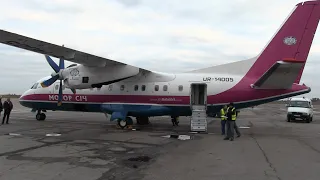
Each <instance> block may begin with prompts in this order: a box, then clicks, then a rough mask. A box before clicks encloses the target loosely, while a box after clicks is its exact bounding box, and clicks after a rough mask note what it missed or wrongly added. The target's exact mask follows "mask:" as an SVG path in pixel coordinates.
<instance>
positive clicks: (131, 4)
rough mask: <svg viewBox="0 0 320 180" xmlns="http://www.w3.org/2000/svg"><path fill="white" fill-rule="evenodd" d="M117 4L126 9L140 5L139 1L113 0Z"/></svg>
mask: <svg viewBox="0 0 320 180" xmlns="http://www.w3.org/2000/svg"><path fill="white" fill-rule="evenodd" d="M115 2H117V3H121V4H123V5H125V6H128V7H135V6H137V5H140V3H141V1H140V0H115Z"/></svg>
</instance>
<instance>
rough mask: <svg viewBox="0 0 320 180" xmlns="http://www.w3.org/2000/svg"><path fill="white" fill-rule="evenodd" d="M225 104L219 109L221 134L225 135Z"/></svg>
mask: <svg viewBox="0 0 320 180" xmlns="http://www.w3.org/2000/svg"><path fill="white" fill-rule="evenodd" d="M227 108H228V107H227V105H224V106H223V108H222V109H221V110H220V118H221V135H225V134H226V133H225V127H226V121H227V117H226V113H227Z"/></svg>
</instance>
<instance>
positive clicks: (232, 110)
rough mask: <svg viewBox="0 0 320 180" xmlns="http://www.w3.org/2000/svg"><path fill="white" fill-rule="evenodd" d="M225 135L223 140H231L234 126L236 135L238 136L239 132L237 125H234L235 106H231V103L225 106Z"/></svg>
mask: <svg viewBox="0 0 320 180" xmlns="http://www.w3.org/2000/svg"><path fill="white" fill-rule="evenodd" d="M226 114H227V118H228V119H227V122H226V125H227V136H226V137H225V138H224V140H229V139H230V141H233V139H234V129H235V128H236V133H237V135H238V137H240V132H239V129H238V128H237V126H236V125H235V121H236V119H237V111H236V108H235V107H234V106H233V103H230V104H229V106H228V108H227V113H226Z"/></svg>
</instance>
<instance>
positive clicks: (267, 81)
mask: <svg viewBox="0 0 320 180" xmlns="http://www.w3.org/2000/svg"><path fill="white" fill-rule="evenodd" d="M304 64H305V62H304V61H297V60H294V59H289V60H283V61H277V62H276V63H275V64H274V65H273V66H271V68H270V69H269V70H268V71H267V72H265V73H264V74H263V75H262V76H261V77H260V78H259V79H258V80H257V81H256V82H255V83H254V84H253V85H252V87H253V88H255V89H289V88H291V86H292V84H293V83H294V82H295V80H296V79H297V76H298V75H299V73H300V70H301V69H302V68H303V66H304Z"/></svg>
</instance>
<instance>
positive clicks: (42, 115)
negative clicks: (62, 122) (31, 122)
mask: <svg viewBox="0 0 320 180" xmlns="http://www.w3.org/2000/svg"><path fill="white" fill-rule="evenodd" d="M44 112H45V111H44ZM36 119H37V120H38V121H44V120H45V119H46V114H45V113H42V112H41V110H38V112H37V115H36Z"/></svg>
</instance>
